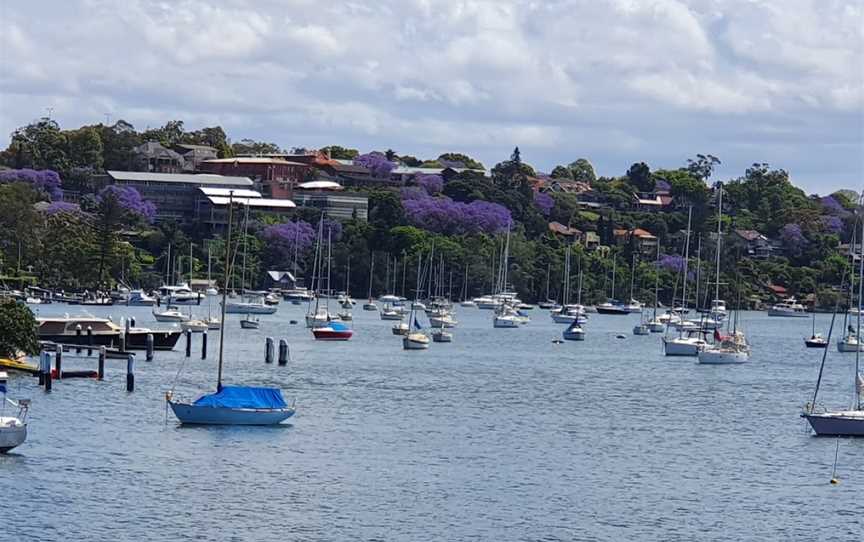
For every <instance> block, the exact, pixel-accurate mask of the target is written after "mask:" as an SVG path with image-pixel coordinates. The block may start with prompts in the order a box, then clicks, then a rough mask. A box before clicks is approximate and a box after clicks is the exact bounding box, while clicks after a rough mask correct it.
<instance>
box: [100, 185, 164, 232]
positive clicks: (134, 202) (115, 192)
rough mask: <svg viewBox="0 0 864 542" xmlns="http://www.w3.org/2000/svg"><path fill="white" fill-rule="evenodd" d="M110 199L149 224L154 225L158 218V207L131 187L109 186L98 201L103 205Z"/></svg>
mask: <svg viewBox="0 0 864 542" xmlns="http://www.w3.org/2000/svg"><path fill="white" fill-rule="evenodd" d="M108 198H112V199H114V200H116V201H117V203H118V204H119V205H120V207H121V208H123V209H124V210H125V211H127V212H129V213H131V214H133V215H136V216H138V217H139V218H141V219H143V220H146V221H147V222H151V223H152V222H153V220H154V219H155V218H156V206H155V205H153V203H152V202H149V201H147V200H145V199H143V198H142V197H141V194H140V193H139V192H138V191H137V190H135V189H134V188H133V187H131V186H119V185H116V184H109V185H108V186H106V187H105V188H103V189H102V190H101V191H100V192H99V197H98V201H99V202H100V203H101V202H102V201H104V200H106V199H108Z"/></svg>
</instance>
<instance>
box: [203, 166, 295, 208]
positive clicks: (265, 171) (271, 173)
mask: <svg viewBox="0 0 864 542" xmlns="http://www.w3.org/2000/svg"><path fill="white" fill-rule="evenodd" d="M310 169H311V168H310V166H309V165H308V164H304V163H302V162H294V161H288V160H285V159H284V158H277V157H269V156H236V157H234V158H216V159H213V160H204V161H203V162H201V164H200V166H199V170H200V171H205V172H208V173H216V174H219V175H232V176H236V175H240V176H244V177H249V178H251V179H253V180H254V181H255V182H256V183H257V185H258V186H260V187H261V192H262V193H263V194H264V196H265V197H269V198H275V199H291V198H292V196H293V190H294V186H295V185H296V184H298V183H301V182H303V181H304V180H306V177H307V175H308V173H309V171H310Z"/></svg>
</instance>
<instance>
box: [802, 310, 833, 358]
mask: <svg viewBox="0 0 864 542" xmlns="http://www.w3.org/2000/svg"><path fill="white" fill-rule="evenodd" d="M812 309H813V318H812V320H811V323H812V325H813V331H812V332H811V333H810V338H809V339H808V338H805V339H804V346H806V347H807V348H827V347H828V340H827V339H826V338H825V337H823V336H822V334H821V333H816V301H815V299H814V301H813V307H812Z"/></svg>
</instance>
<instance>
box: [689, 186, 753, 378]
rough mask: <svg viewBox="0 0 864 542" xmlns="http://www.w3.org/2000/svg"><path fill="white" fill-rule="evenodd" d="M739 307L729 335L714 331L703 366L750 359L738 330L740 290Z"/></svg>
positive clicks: (719, 205) (720, 196)
mask: <svg viewBox="0 0 864 542" xmlns="http://www.w3.org/2000/svg"><path fill="white" fill-rule="evenodd" d="M722 218H723V186H722V185H720V186H719V194H718V197H717V254H716V258H717V259H716V266H717V270H716V277H717V280H716V281H715V282H714V287H715V292H714V299H720V245H721V242H722V240H723V236H722V233H723V230H722V226H723V221H722ZM736 304H737V305H738V307H736V310H735V314H734V316H733V327H732V330H731V333H729V334H728V335H725V336H724V335H721V334H720V329H719V328H715V329H714V344H711V345H707V346H705V348H703V349H702V350H701V351H700V352H699V354H698V356H699V363H701V364H703V365H706V364H707V365H728V364H734V363H744V362H746V361H748V360H749V359H750V345H749V344H747V337H746V336H745V335H744V332H743V331H741V330H739V329H738V310H737V309H738V308H740V306H741V291H740V288H739V289H738V300H737V303H736Z"/></svg>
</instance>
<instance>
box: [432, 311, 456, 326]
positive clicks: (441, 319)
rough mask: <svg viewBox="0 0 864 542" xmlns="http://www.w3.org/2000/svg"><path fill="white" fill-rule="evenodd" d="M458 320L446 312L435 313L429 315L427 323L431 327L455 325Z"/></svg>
mask: <svg viewBox="0 0 864 542" xmlns="http://www.w3.org/2000/svg"><path fill="white" fill-rule="evenodd" d="M458 323H459V322H458V321H456V319H455V318H453V316H452V315H450V314H448V313H444V314H437V315H434V316H430V317H429V324H430V325H431V326H432V327H456V325H457V324H458Z"/></svg>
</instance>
